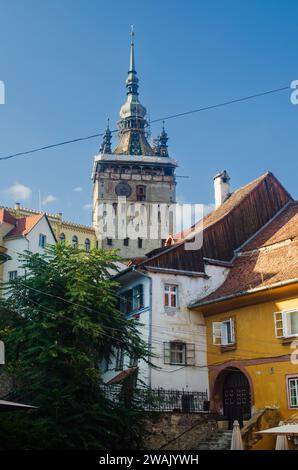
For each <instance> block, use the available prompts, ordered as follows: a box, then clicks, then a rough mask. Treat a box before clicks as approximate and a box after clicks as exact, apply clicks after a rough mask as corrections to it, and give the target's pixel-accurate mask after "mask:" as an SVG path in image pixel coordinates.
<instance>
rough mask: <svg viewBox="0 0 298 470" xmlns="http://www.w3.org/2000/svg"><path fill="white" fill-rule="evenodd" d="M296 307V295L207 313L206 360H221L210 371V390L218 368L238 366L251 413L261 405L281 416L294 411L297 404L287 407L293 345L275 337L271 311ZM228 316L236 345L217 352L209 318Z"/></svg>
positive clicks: (295, 369)
mask: <svg viewBox="0 0 298 470" xmlns="http://www.w3.org/2000/svg"><path fill="white" fill-rule="evenodd" d="M297 308H298V297H291V298H286V299H284V300H275V301H269V302H264V303H259V304H256V305H250V306H246V307H242V308H238V309H234V310H229V311H228V312H224V313H219V314H216V315H212V316H210V317H207V318H206V325H207V347H208V364H209V365H212V364H218V363H222V365H221V366H217V367H216V368H213V369H212V371H211V373H210V384H211V393H212V389H213V384H214V382H215V379H216V377H217V376H218V374H219V371H220V369H224V368H226V367H239V368H240V369H241V370H243V372H244V373H245V374H247V376H248V379H249V381H250V384H251V388H252V390H251V393H252V412H253V413H255V412H257V411H259V410H261V409H263V408H264V407H278V408H279V410H280V415H281V419H282V420H285V419H287V418H289V417H291V416H293V415H294V414H298V408H296V409H295V408H290V407H289V403H288V396H287V375H296V376H298V365H297V364H293V363H292V362H291V360H290V355H291V354H292V353H293V352H294V349H293V348H291V343H287V344H284V343H283V342H282V340H281V339H278V338H276V336H275V326H274V312H278V311H283V310H291V309H297ZM230 317H233V318H234V320H235V326H236V329H235V331H236V349H235V350H233V351H225V352H221V348H220V346H215V345H213V343H212V322H216V321H222V320H224V319H226V318H230ZM293 339H294V338H293ZM296 349H297V348H296ZM213 398H214V397H212V396H211V405H212V401H213Z"/></svg>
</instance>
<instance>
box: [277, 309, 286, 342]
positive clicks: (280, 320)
mask: <svg viewBox="0 0 298 470" xmlns="http://www.w3.org/2000/svg"><path fill="white" fill-rule="evenodd" d="M274 324H275V336H276V337H277V338H282V337H283V336H286V335H285V325H284V314H283V312H275V313H274Z"/></svg>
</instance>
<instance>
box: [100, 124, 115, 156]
mask: <svg viewBox="0 0 298 470" xmlns="http://www.w3.org/2000/svg"><path fill="white" fill-rule="evenodd" d="M111 140H112V133H111V131H110V119H108V122H107V128H106V131H105V133H104V136H103V139H102V144H101V146H100V149H99V151H100V153H112V148H111Z"/></svg>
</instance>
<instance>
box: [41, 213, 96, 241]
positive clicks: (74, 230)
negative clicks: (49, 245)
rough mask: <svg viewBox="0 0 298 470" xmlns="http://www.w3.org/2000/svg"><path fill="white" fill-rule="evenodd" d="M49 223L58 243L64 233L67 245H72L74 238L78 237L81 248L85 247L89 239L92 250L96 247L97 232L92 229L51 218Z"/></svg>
mask: <svg viewBox="0 0 298 470" xmlns="http://www.w3.org/2000/svg"><path fill="white" fill-rule="evenodd" d="M49 221H50V224H51V226H52V229H53V231H54V233H55V236H56V238H57V240H58V241H59V237H60V234H61V232H63V233H64V234H65V240H66V242H67V243H70V244H71V240H72V237H73V236H74V235H76V236H77V237H78V244H79V248H84V247H85V240H86V238H89V240H90V247H91V248H95V247H96V236H95V231H94V230H93V229H92V228H91V227H90V228H88V227H84V226H80V225H78V224H70V223H67V222H63V221H57V220H53V219H51V218H50V217H49Z"/></svg>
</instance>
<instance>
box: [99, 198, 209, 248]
mask: <svg viewBox="0 0 298 470" xmlns="http://www.w3.org/2000/svg"><path fill="white" fill-rule="evenodd" d="M203 216H204V205H203V204H178V203H173V204H167V203H159V204H158V203H144V202H143V203H142V202H130V201H127V200H126V197H125V196H119V197H118V200H117V202H110V203H109V202H99V203H98V205H97V207H96V210H95V212H94V220H93V223H94V227H95V229H96V232H97V236H98V238H111V239H117V240H124V239H127V238H129V239H130V240H137V239H138V238H142V239H146V240H158V239H159V240H162V239H167V237H168V236H169V234H173V233H179V235H178V239H184V240H185V244H184V249H185V250H199V249H200V248H201V247H202V244H203ZM196 221H200V225H198V224H197V223H196Z"/></svg>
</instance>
